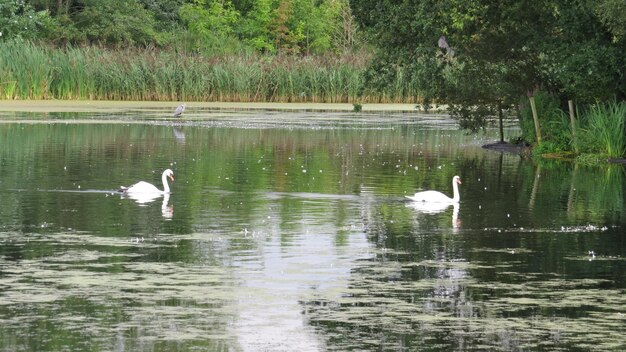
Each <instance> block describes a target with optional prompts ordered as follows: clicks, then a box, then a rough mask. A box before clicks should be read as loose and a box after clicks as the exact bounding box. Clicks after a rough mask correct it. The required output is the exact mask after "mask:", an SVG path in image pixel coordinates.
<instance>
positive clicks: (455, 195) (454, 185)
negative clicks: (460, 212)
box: [452, 180, 461, 203]
mask: <svg viewBox="0 0 626 352" xmlns="http://www.w3.org/2000/svg"><path fill="white" fill-rule="evenodd" d="M452 192H453V196H452V201H453V202H454V203H458V202H459V200H461V196H460V195H459V184H458V183H457V182H456V180H454V181H452Z"/></svg>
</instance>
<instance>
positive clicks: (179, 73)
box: [0, 41, 420, 103]
mask: <svg viewBox="0 0 626 352" xmlns="http://www.w3.org/2000/svg"><path fill="white" fill-rule="evenodd" d="M367 61H368V60H367V57H365V55H362V57H359V56H358V55H357V56H355V55H343V56H306V57H299V56H266V55H242V56H216V57H206V56H197V55H191V54H186V53H177V52H174V51H162V50H157V49H145V50H140V49H119V50H110V49H105V48H100V47H67V48H52V47H49V46H45V45H38V44H34V43H31V42H22V41H13V42H3V43H0V99H93V100H151V101H172V100H177V101H183V100H184V101H237V102H326V103H340V102H341V103H353V102H359V103H367V102H403V103H417V102H419V101H420V98H419V93H418V90H417V88H416V87H415V86H413V85H412V84H411V83H410V82H408V81H407V80H406V79H405V77H406V73H404V72H401V71H399V72H398V73H397V75H396V82H393V84H392V85H390V87H391V88H389V89H388V90H386V91H371V90H368V89H366V88H365V82H364V80H363V74H364V72H365V70H366V67H367V63H368V62H367Z"/></svg>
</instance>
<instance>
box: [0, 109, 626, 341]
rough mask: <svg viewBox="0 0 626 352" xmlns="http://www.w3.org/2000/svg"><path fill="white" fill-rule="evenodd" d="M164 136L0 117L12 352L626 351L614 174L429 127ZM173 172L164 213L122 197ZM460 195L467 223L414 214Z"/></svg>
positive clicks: (306, 117)
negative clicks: (457, 188)
mask: <svg viewBox="0 0 626 352" xmlns="http://www.w3.org/2000/svg"><path fill="white" fill-rule="evenodd" d="M167 115H169V112H164V111H148V110H138V111H129V112H128V113H124V114H116V115H115V114H111V115H108V114H106V113H105V112H101V113H98V114H93V113H91V114H88V113H82V114H76V113H72V114H69V113H68V114H45V115H43V114H26V113H2V115H1V116H0V122H2V123H0V146H1V149H0V200H1V201H2V207H0V350H6V351H44V350H55V351H57V350H65V351H83V350H84V351H96V350H103V351H104V350H107V351H111V350H113V351H196V350H201V351H204V350H209V351H211V350H217V351H226V350H228V351H324V350H336V351H346V350H354V351H364V350H377V351H379V350H385V351H403V350H410V351H449V350H489V349H492V350H493V349H495V350H568V351H569V350H602V351H606V350H624V349H625V348H626V338H625V337H624V336H625V333H626V328H625V327H626V295H625V287H626V273H625V271H626V270H625V269H626V258H625V253H626V235H624V232H625V231H624V229H625V224H626V219H625V217H624V197H625V195H624V192H623V190H624V186H625V184H626V180H625V172H624V169H623V167H621V166H612V167H603V168H597V169H593V168H583V167H576V166H573V165H570V164H558V163H545V164H542V165H536V164H534V163H532V162H530V161H528V160H522V159H520V157H518V156H514V155H501V154H499V153H495V152H490V151H485V150H483V149H481V148H480V146H481V145H482V144H483V143H485V142H486V141H487V140H490V139H486V137H480V136H479V137H476V136H469V135H466V134H465V133H464V132H462V131H458V130H457V129H456V128H455V127H454V124H453V123H450V121H445V120H441V119H440V118H438V117H435V116H431V117H420V118H419V119H416V117H415V116H409V115H388V116H383V117H382V119H383V120H384V121H385V122H384V123H380V122H376V120H380V119H381V117H380V116H376V115H361V116H360V117H353V116H350V115H346V114H339V113H326V114H322V113H258V112H241V113H233V112H229V111H208V110H207V111H199V110H198V111H195V112H193V111H191V112H190V113H189V114H188V115H187V116H186V119H185V120H182V121H171V120H168V118H167ZM24 118H26V119H28V121H27V122H22V123H17V122H13V121H14V120H18V119H24ZM242 119H243V120H242ZM242 121H243V122H242ZM165 168H171V169H173V170H174V173H175V177H176V180H175V182H174V183H173V185H172V187H173V193H172V194H171V196H170V197H169V199H167V198H166V199H163V198H159V199H156V200H154V201H152V202H148V203H139V202H136V201H135V200H133V199H130V198H122V197H120V195H118V194H115V193H114V192H113V191H114V190H116V189H117V188H118V187H119V186H121V185H129V184H132V183H134V182H136V181H138V180H145V181H149V182H151V183H154V184H157V185H159V186H160V181H159V179H160V173H161V172H162V170H164V169H165ZM456 174H458V175H460V176H461V178H462V180H463V184H462V185H461V204H460V206H459V207H456V208H455V207H452V206H450V207H447V208H442V209H420V208H419V207H412V206H411V205H410V204H409V203H407V202H406V201H405V199H404V196H405V195H408V194H412V193H414V192H415V191H416V190H418V189H439V190H442V191H444V192H445V193H448V194H451V185H450V183H451V178H452V176H454V175H456ZM590 251H593V253H594V255H591V254H590Z"/></svg>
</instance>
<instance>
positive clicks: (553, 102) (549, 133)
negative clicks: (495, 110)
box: [520, 91, 572, 153]
mask: <svg viewBox="0 0 626 352" xmlns="http://www.w3.org/2000/svg"><path fill="white" fill-rule="evenodd" d="M520 105H521V107H522V108H521V110H520V115H521V116H520V128H521V130H522V139H523V140H524V141H526V142H527V143H529V144H532V145H536V144H537V137H536V134H535V122H534V120H533V115H532V110H531V107H530V101H529V100H528V98H524V99H523V100H522V103H521V104H520ZM535 105H536V108H537V115H538V116H539V125H540V127H541V137H542V143H541V144H542V145H541V146H538V147H540V150H542V152H541V153H557V152H563V151H569V150H571V149H572V144H571V141H572V133H571V127H570V123H569V120H568V117H567V115H566V114H565V113H564V112H563V110H561V109H560V108H559V100H558V99H557V98H556V97H554V96H552V95H550V94H549V93H547V92H544V91H538V92H537V93H535Z"/></svg>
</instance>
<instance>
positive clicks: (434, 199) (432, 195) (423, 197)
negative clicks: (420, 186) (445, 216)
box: [406, 176, 461, 204]
mask: <svg viewBox="0 0 626 352" xmlns="http://www.w3.org/2000/svg"><path fill="white" fill-rule="evenodd" d="M460 184H461V178H460V177H459V176H454V177H453V178H452V192H453V195H452V198H450V197H448V196H446V195H445V194H443V193H441V192H438V191H424V192H417V193H415V194H414V195H412V196H406V197H407V198H408V199H410V200H412V201H414V202H423V203H440V204H441V203H443V204H457V203H459V201H460V200H461V196H460V195H459V185H460Z"/></svg>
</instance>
